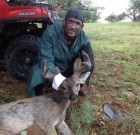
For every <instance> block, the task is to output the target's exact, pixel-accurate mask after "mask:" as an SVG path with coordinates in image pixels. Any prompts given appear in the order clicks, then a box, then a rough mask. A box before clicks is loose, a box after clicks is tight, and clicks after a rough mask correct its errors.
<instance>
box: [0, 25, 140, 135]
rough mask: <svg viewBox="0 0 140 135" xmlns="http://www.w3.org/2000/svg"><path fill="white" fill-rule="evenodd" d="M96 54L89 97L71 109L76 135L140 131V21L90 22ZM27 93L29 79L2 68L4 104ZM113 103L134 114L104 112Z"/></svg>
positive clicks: (87, 28) (0, 93) (131, 134)
mask: <svg viewBox="0 0 140 135" xmlns="http://www.w3.org/2000/svg"><path fill="white" fill-rule="evenodd" d="M84 30H85V32H86V33H87V35H88V36H89V39H90V41H91V44H92V48H93V50H94V56H95V70H94V72H93V74H92V76H91V80H90V85H89V87H87V86H85V88H86V89H87V96H86V97H79V100H78V102H77V103H72V104H71V105H70V107H69V109H68V111H67V117H66V121H67V123H68V125H69V126H70V128H71V129H72V131H73V132H74V133H75V135H139V134H140V23H112V24H99V23H87V24H85V27H84ZM25 97H27V93H26V83H25V82H20V81H18V80H14V79H12V78H11V77H9V76H8V74H7V73H6V72H5V71H0V104H4V103H7V102H11V101H15V100H17V99H21V98H25ZM105 104H109V105H111V106H112V107H114V108H115V109H117V110H119V111H120V112H123V113H125V114H127V115H128V116H130V117H131V120H127V121H115V120H112V119H109V118H106V117H105V116H104V115H103V107H104V105H105Z"/></svg>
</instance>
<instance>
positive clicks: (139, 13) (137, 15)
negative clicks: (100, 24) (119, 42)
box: [126, 0, 140, 21]
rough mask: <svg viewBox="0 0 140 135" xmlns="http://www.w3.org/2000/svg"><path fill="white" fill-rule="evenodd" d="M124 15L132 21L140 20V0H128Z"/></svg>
mask: <svg viewBox="0 0 140 135" xmlns="http://www.w3.org/2000/svg"><path fill="white" fill-rule="evenodd" d="M126 16H127V17H128V18H130V19H131V20H132V21H140V0H130V5H129V8H128V9H127V12H126Z"/></svg>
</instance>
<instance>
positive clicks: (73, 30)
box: [64, 18, 83, 37]
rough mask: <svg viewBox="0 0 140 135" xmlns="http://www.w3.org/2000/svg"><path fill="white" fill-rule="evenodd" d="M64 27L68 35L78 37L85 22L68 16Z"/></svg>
mask: <svg viewBox="0 0 140 135" xmlns="http://www.w3.org/2000/svg"><path fill="white" fill-rule="evenodd" d="M64 27H65V31H66V34H67V36H69V37H76V36H77V35H78V34H79V32H80V31H81V29H82V28H83V23H82V22H81V21H80V20H77V19H74V18H68V19H66V20H65V23H64Z"/></svg>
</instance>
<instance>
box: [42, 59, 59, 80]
mask: <svg viewBox="0 0 140 135" xmlns="http://www.w3.org/2000/svg"><path fill="white" fill-rule="evenodd" d="M46 65H47V60H46V59H43V60H42V61H41V72H42V74H43V76H44V78H48V79H52V78H54V76H56V75H57V74H58V73H60V71H59V68H58V67H56V70H57V74H54V73H52V72H51V71H50V69H49V68H47V67H46Z"/></svg>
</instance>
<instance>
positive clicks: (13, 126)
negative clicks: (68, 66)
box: [0, 51, 91, 135]
mask: <svg viewBox="0 0 140 135" xmlns="http://www.w3.org/2000/svg"><path fill="white" fill-rule="evenodd" d="M82 56H83V60H81V59H80V58H79V57H78V58H77V59H76V60H75V63H74V67H73V69H74V73H73V75H72V76H71V77H68V78H66V79H65V80H64V81H63V82H62V84H61V85H60V86H59V88H58V91H55V92H53V93H49V94H44V95H40V96H36V97H31V98H26V99H20V100H18V101H14V102H11V103H7V104H3V105H0V135H19V134H20V133H21V132H22V131H25V130H26V129H28V128H30V127H32V126H33V125H34V124H36V125H38V126H39V127H40V128H41V130H42V131H43V132H44V134H45V135H57V132H56V130H58V131H60V133H61V134H63V135H74V134H73V132H72V131H71V129H70V128H69V127H68V125H67V124H66V122H65V116H66V110H67V108H68V106H69V104H70V102H72V101H76V100H77V98H78V92H79V90H80V84H84V82H85V81H86V79H87V78H88V76H89V75H90V72H86V71H87V70H88V69H89V68H90V66H91V62H90V59H89V57H88V55H87V54H86V53H85V52H84V51H82ZM46 63H47V61H46V60H45V59H43V60H42V61H41V71H42V75H43V76H44V77H45V78H53V77H54V76H55V75H56V74H53V73H51V71H50V69H49V68H47V67H46ZM57 70H58V72H60V71H59V68H57ZM27 135H28V133H27ZM32 135H34V134H32Z"/></svg>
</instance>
